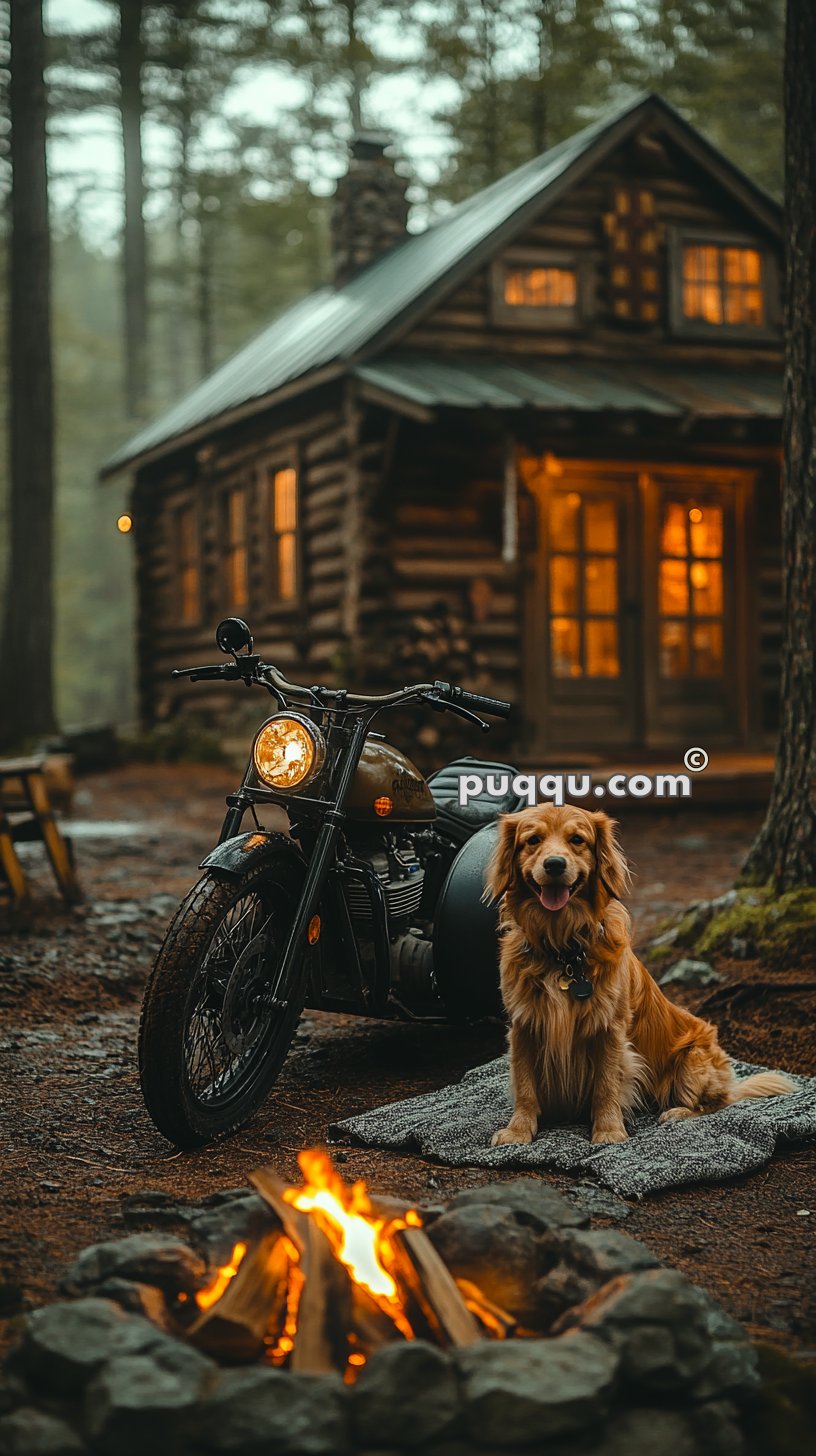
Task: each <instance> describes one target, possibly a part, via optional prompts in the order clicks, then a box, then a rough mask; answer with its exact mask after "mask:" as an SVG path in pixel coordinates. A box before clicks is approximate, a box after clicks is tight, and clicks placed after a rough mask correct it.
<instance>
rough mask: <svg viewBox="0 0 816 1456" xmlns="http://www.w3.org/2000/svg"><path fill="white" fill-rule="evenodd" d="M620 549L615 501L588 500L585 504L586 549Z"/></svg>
mask: <svg viewBox="0 0 816 1456" xmlns="http://www.w3.org/2000/svg"><path fill="white" fill-rule="evenodd" d="M617 549H618V513H617V510H616V508H615V502H614V501H589V500H588V501H586V503H585V505H584V550H585V551H610V552H614V551H617Z"/></svg>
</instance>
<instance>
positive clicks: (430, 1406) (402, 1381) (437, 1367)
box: [350, 1340, 459, 1447]
mask: <svg viewBox="0 0 816 1456" xmlns="http://www.w3.org/2000/svg"><path fill="white" fill-rule="evenodd" d="M350 1404H351V1412H352V1423H353V1426H354V1433H355V1436H356V1438H357V1440H358V1441H359V1442H362V1443H368V1444H369V1445H371V1446H376V1445H378V1444H381V1445H384V1446H387V1445H389V1444H390V1443H392V1442H393V1443H394V1445H397V1446H410V1447H412V1446H420V1445H423V1444H425V1443H426V1442H427V1441H433V1440H438V1439H440V1438H441V1437H443V1436H444V1435H445V1434H446V1433H447V1432H448V1431H449V1430H450V1428H451V1426H452V1425H453V1422H454V1420H455V1418H456V1415H457V1413H458V1410H459V1389H458V1385H457V1380H456V1372H455V1369H454V1366H453V1363H452V1361H451V1360H450V1358H449V1357H448V1356H447V1355H446V1354H444V1353H443V1352H442V1351H441V1350H439V1349H437V1348H436V1346H434V1345H429V1344H427V1343H426V1342H425V1341H424V1340H411V1341H409V1342H407V1343H402V1342H399V1343H395V1344H392V1345H384V1346H383V1347H382V1348H381V1349H380V1350H377V1351H375V1353H374V1354H373V1355H372V1357H371V1359H370V1360H369V1361H368V1363H367V1364H366V1365H365V1366H364V1367H363V1369H362V1370H361V1371H360V1374H359V1376H358V1378H357V1382H356V1384H355V1385H354V1386H352V1389H351V1392H350Z"/></svg>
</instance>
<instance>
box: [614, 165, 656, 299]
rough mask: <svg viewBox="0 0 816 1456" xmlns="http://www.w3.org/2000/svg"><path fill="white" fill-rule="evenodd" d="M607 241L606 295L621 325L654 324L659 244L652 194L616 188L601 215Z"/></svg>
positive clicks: (630, 187) (645, 191)
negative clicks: (608, 208)
mask: <svg viewBox="0 0 816 1456" xmlns="http://www.w3.org/2000/svg"><path fill="white" fill-rule="evenodd" d="M604 227H605V229H606V235H607V239H608V263H607V271H608V278H607V293H608V298H609V305H610V311H611V313H612V315H613V317H614V318H615V319H616V320H617V321H619V322H620V323H624V324H627V323H631V324H655V323H657V322H658V320H659V318H660V313H661V285H660V268H659V266H658V263H659V257H658V253H659V243H660V238H661V231H660V229H659V227H658V224H657V221H656V218H655V201H654V195H653V193H651V192H649V191H648V190H647V189H646V188H643V187H635V186H627V187H616V188H615V190H614V193H613V196H612V206H611V209H610V211H609V212H607V213H605V214H604Z"/></svg>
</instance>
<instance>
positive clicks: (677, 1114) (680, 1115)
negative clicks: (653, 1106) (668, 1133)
mask: <svg viewBox="0 0 816 1456" xmlns="http://www.w3.org/2000/svg"><path fill="white" fill-rule="evenodd" d="M696 1116H697V1113H696V1112H695V1111H694V1108H693V1107H667V1108H666V1111H665V1112H661V1114H660V1116H659V1118H658V1119H657V1120H658V1122H682V1121H683V1119H684V1118H686V1117H696Z"/></svg>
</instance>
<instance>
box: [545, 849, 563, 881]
mask: <svg viewBox="0 0 816 1456" xmlns="http://www.w3.org/2000/svg"><path fill="white" fill-rule="evenodd" d="M566 868H567V861H566V860H565V859H564V858H563V857H562V856H561V855H560V854H550V855H548V856H547V858H546V859H545V861H544V870H545V872H546V874H548V875H552V877H553V879H555V876H556V875H563V873H564V870H565V869H566Z"/></svg>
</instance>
